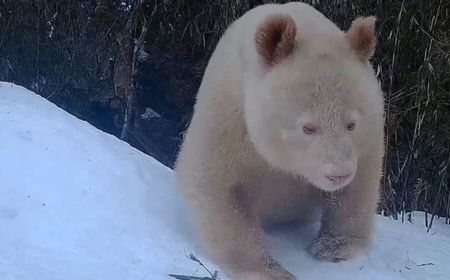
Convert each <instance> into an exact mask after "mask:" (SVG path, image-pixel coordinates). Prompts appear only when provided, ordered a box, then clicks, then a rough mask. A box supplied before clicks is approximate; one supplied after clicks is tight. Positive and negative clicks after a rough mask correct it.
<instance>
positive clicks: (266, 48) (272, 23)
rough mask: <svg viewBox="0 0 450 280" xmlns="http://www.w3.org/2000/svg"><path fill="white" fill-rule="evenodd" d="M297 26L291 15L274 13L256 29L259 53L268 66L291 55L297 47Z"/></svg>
mask: <svg viewBox="0 0 450 280" xmlns="http://www.w3.org/2000/svg"><path fill="white" fill-rule="evenodd" d="M296 34H297V27H296V25H295V22H294V20H293V19H292V18H291V17H290V16H289V15H272V16H269V17H268V18H267V19H266V20H265V21H264V22H262V23H261V24H260V25H259V26H258V28H257V31H256V34H255V42H256V49H257V52H258V55H259V56H260V58H261V59H262V61H263V63H264V64H265V65H266V66H267V67H272V66H274V65H276V64H277V63H279V62H280V61H282V60H283V59H285V58H286V57H287V56H289V55H290V54H291V53H292V51H293V50H294V48H295V36H296Z"/></svg>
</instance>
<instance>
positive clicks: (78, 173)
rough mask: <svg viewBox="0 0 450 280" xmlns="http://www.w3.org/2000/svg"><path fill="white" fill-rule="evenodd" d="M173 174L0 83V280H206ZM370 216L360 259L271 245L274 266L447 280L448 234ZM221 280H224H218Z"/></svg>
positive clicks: (279, 242) (290, 238)
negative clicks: (318, 256) (184, 279)
mask: <svg viewBox="0 0 450 280" xmlns="http://www.w3.org/2000/svg"><path fill="white" fill-rule="evenodd" d="M185 213H186V211H185V209H184V206H183V205H182V203H181V200H180V198H179V197H178V195H177V193H176V190H175V186H174V178H173V172H172V171H171V170H170V169H168V168H166V167H164V166H163V165H161V164H160V163H158V162H157V161H156V160H154V159H153V158H151V157H149V156H147V155H145V154H143V153H141V152H139V151H137V150H136V149H134V148H132V147H130V146H129V145H128V144H127V143H124V142H122V141H120V140H118V139H117V138H115V137H113V136H111V135H108V134H106V133H103V132H101V131H99V130H97V129H95V128H94V127H92V126H91V125H89V124H88V123H86V122H84V121H80V120H79V119H77V118H75V117H73V116H71V115H69V114H68V113H66V112H64V111H63V110H61V109H59V108H58V107H56V106H55V105H53V104H51V103H49V102H48V101H46V100H45V99H43V98H41V97H39V96H38V95H36V94H34V93H32V92H30V91H28V90H26V89H24V88H22V87H18V86H15V85H12V84H9V83H0V279H1V280H22V279H24V280H25V279H26V280H44V279H45V280H59V279H61V280H88V279H92V280H94V279H95V280H122V279H123V280H126V279H133V280H135V279H136V280H138V279H139V280H141V279H147V280H163V279H171V278H170V277H169V276H168V274H169V273H174V274H184V275H197V276H207V273H206V272H205V270H203V269H202V268H201V267H200V266H199V265H198V264H196V263H194V262H192V261H191V260H189V259H187V258H186V254H187V253H190V252H193V253H194V254H195V255H196V256H197V257H198V258H200V259H201V260H202V261H203V262H204V263H205V265H206V266H207V267H208V268H210V269H211V270H215V269H217V267H216V266H215V265H214V264H212V263H210V262H208V261H205V258H206V257H205V255H204V254H203V253H202V251H200V250H199V249H198V246H197V242H196V241H195V238H194V237H193V234H192V230H191V229H190V227H189V223H188V221H187V217H186V214H185ZM420 215H421V213H416V221H417V222H416V223H415V224H401V223H399V222H396V221H392V220H389V219H387V218H383V217H378V220H377V234H376V242H375V245H374V248H373V250H372V251H371V253H370V255H369V256H367V257H364V258H362V259H359V260H356V261H353V262H346V263H340V264H330V263H319V262H316V261H314V260H313V259H312V258H311V257H309V255H307V254H306V253H305V252H304V251H303V250H302V248H303V247H305V246H306V244H307V242H308V240H310V239H311V238H312V233H311V230H309V231H307V232H309V235H308V237H307V238H304V239H300V238H298V236H299V235H298V234H297V232H295V231H291V232H285V233H282V234H281V233H277V234H272V235H269V236H268V237H267V244H268V246H269V248H271V250H272V252H273V253H274V256H275V257H276V258H278V259H279V260H280V262H281V263H282V264H283V265H284V266H286V267H287V268H288V269H289V270H291V271H292V272H294V273H295V274H296V275H297V276H298V277H299V278H300V279H318V280H322V279H323V280H325V279H358V280H364V279H371V280H375V279H380V280H390V279H414V280H419V279H433V280H440V279H449V277H450V268H449V267H448V265H449V264H450V227H449V226H448V225H444V223H443V222H442V221H439V220H437V221H436V222H435V225H434V226H433V229H432V232H431V233H429V234H427V233H426V229H425V228H424V227H423V217H420ZM219 276H220V278H221V279H222V280H225V279H227V278H226V277H225V276H224V275H222V274H219Z"/></svg>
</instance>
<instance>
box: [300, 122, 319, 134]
mask: <svg viewBox="0 0 450 280" xmlns="http://www.w3.org/2000/svg"><path fill="white" fill-rule="evenodd" d="M303 132H305V134H308V135H312V134H315V133H316V132H317V127H315V126H313V125H311V124H307V125H305V126H303Z"/></svg>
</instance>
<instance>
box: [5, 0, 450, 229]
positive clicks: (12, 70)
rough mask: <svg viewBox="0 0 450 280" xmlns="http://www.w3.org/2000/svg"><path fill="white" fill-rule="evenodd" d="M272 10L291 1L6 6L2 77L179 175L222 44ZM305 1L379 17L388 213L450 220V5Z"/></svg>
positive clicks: (336, 16) (330, 12)
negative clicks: (229, 33)
mask: <svg viewBox="0 0 450 280" xmlns="http://www.w3.org/2000/svg"><path fill="white" fill-rule="evenodd" d="M269 2H279V3H284V2H288V1H264V0H253V1H252V0H230V1H225V0H204V1H201V0H196V1H191V0H159V1H157V0H152V1H151V0H124V1H114V0H84V1H83V0H81V1H71V0H0V80H3V81H10V82H14V83H16V84H19V85H23V86H25V87H27V88H29V89H31V90H33V91H35V92H36V93H38V94H40V95H41V96H43V97H44V98H46V99H48V100H50V101H51V102H53V103H56V104H57V105H58V106H60V107H62V108H63V109H65V110H67V111H69V112H70V113H72V114H74V115H75V116H77V117H79V118H81V119H83V120H86V121H88V122H90V123H91V124H93V125H94V126H96V127H98V128H100V129H102V130H104V131H106V132H108V133H111V134H114V135H116V136H117V137H119V138H121V139H123V140H125V141H127V142H129V143H130V144H131V145H133V146H134V147H136V148H138V149H140V150H142V151H143V152H145V153H147V154H149V155H151V156H153V157H155V158H156V159H158V160H159V161H161V162H162V163H164V164H166V165H168V166H169V167H172V166H173V163H174V160H175V158H176V155H177V152H178V147H179V144H180V142H181V140H182V135H183V131H184V130H185V129H186V127H187V125H188V124H189V121H190V117H191V115H192V108H193V104H194V102H195V95H196V91H197V89H198V87H199V84H200V82H201V78H202V74H203V70H204V68H205V66H206V63H207V61H208V58H209V57H210V55H211V52H212V51H213V49H214V46H215V44H216V43H217V41H218V39H219V38H220V36H221V34H222V33H223V31H224V30H225V28H226V27H227V26H228V24H230V23H231V22H232V21H233V20H234V19H236V18H237V17H239V16H240V15H242V14H243V13H244V12H245V11H247V10H249V9H251V8H252V7H255V6H256V5H259V4H262V3H269ZM304 2H307V3H310V4H312V5H313V6H315V7H316V8H317V9H318V10H319V11H321V12H322V13H324V14H325V15H326V16H327V17H329V18H330V19H331V20H333V21H334V22H336V23H337V24H338V26H339V27H341V28H343V29H347V28H348V27H349V25H350V23H351V21H352V20H353V19H354V18H355V17H356V16H360V15H376V16H377V18H378V22H377V36H378V40H379V45H378V49H377V51H376V54H375V57H374V59H373V62H374V67H375V70H376V72H377V76H378V78H379V79H380V81H381V83H382V86H383V90H384V92H385V96H386V108H385V109H386V131H387V134H386V144H387V152H386V157H385V165H384V171H385V172H384V173H385V176H384V177H383V179H382V200H381V203H380V212H382V213H383V214H385V215H390V216H393V217H395V218H401V219H407V218H409V216H408V214H407V212H408V211H410V210H424V211H426V212H428V213H430V214H432V215H430V218H429V219H427V221H425V223H426V224H427V225H428V226H431V223H432V219H433V218H434V215H436V214H437V215H440V216H444V217H446V221H447V222H449V223H450V220H449V217H450V187H449V183H450V181H449V178H450V174H449V172H448V167H449V163H450V1H448V0H403V1H400V0H392V1H390V0H355V1H350V0H315V1H314V0H309V1H304ZM0 129H1V128H0ZM0 141H1V139H0ZM99 168H101V167H99Z"/></svg>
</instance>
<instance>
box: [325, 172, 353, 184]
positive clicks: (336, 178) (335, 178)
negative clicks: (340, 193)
mask: <svg viewBox="0 0 450 280" xmlns="http://www.w3.org/2000/svg"><path fill="white" fill-rule="evenodd" d="M351 176H352V174H339V175H335V174H333V175H326V177H327V179H328V180H330V181H331V182H332V183H333V184H335V185H341V184H343V183H345V182H346V181H347V180H348V179H349V178H350V177H351Z"/></svg>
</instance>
